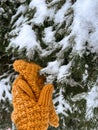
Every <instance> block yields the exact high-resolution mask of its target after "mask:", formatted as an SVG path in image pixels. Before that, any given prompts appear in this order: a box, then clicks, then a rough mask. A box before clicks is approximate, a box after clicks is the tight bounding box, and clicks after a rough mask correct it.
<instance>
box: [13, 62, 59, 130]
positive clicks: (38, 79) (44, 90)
mask: <svg viewBox="0 0 98 130" xmlns="http://www.w3.org/2000/svg"><path fill="white" fill-rule="evenodd" d="M13 67H14V69H15V71H17V72H18V73H19V75H18V76H17V78H16V79H15V81H14V83H13V86H12V96H13V100H12V102H13V112H12V115H11V118H12V121H13V122H14V124H15V125H16V127H17V130H47V128H48V126H49V124H50V125H51V126H54V127H58V125H59V117H58V115H57V114H56V111H55V108H54V105H53V102H52V93H53V88H54V87H53V85H52V84H44V83H45V76H42V75H40V74H39V71H40V70H41V69H42V67H40V66H39V65H37V64H35V63H32V62H27V61H24V60H16V61H15V62H14V64H13Z"/></svg>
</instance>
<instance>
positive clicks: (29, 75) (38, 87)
mask: <svg viewBox="0 0 98 130" xmlns="http://www.w3.org/2000/svg"><path fill="white" fill-rule="evenodd" d="M13 66H14V69H15V70H16V71H17V72H19V76H20V78H18V79H22V80H24V82H25V81H26V83H27V84H28V87H27V89H28V88H29V89H30V90H31V92H30V91H28V94H30V93H31V95H32V93H33V95H34V100H35V101H38V99H39V96H40V92H41V91H42V88H44V87H46V86H47V85H48V86H51V84H46V85H45V84H44V82H45V77H44V76H40V75H39V71H40V70H41V69H42V68H41V67H40V66H39V65H37V64H35V63H31V62H26V61H24V60H16V61H15V62H14V64H13ZM20 86H25V85H20ZM23 88H24V90H27V89H26V88H25V87H23ZM29 96H30V95H29ZM58 122H59V117H58V115H57V114H56V111H55V108H54V105H53V102H52V99H51V101H50V104H49V124H50V125H52V126H54V127H58V125H59V123H58Z"/></svg>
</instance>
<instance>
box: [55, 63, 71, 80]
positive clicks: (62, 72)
mask: <svg viewBox="0 0 98 130" xmlns="http://www.w3.org/2000/svg"><path fill="white" fill-rule="evenodd" d="M70 67H71V62H69V64H67V65H63V66H61V67H60V68H59V72H58V76H57V79H58V81H62V79H64V80H66V79H67V77H68V76H70Z"/></svg>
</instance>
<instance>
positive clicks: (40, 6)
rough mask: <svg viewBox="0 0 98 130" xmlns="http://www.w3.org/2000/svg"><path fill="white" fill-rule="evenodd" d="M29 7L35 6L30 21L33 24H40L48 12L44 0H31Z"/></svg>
mask: <svg viewBox="0 0 98 130" xmlns="http://www.w3.org/2000/svg"><path fill="white" fill-rule="evenodd" d="M29 7H30V8H31V9H33V8H36V13H35V15H34V18H33V20H32V22H34V23H35V24H42V23H43V21H44V20H45V17H46V16H47V13H48V12H47V6H46V3H45V0H32V1H31V3H30V5H29Z"/></svg>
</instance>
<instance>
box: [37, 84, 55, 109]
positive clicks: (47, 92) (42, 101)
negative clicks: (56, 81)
mask: <svg viewBox="0 0 98 130" xmlns="http://www.w3.org/2000/svg"><path fill="white" fill-rule="evenodd" d="M52 93H53V85H52V84H47V85H45V86H44V87H43V89H42V91H41V93H40V98H39V100H38V104H39V105H41V106H47V107H49V105H50V101H51V99H52Z"/></svg>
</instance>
